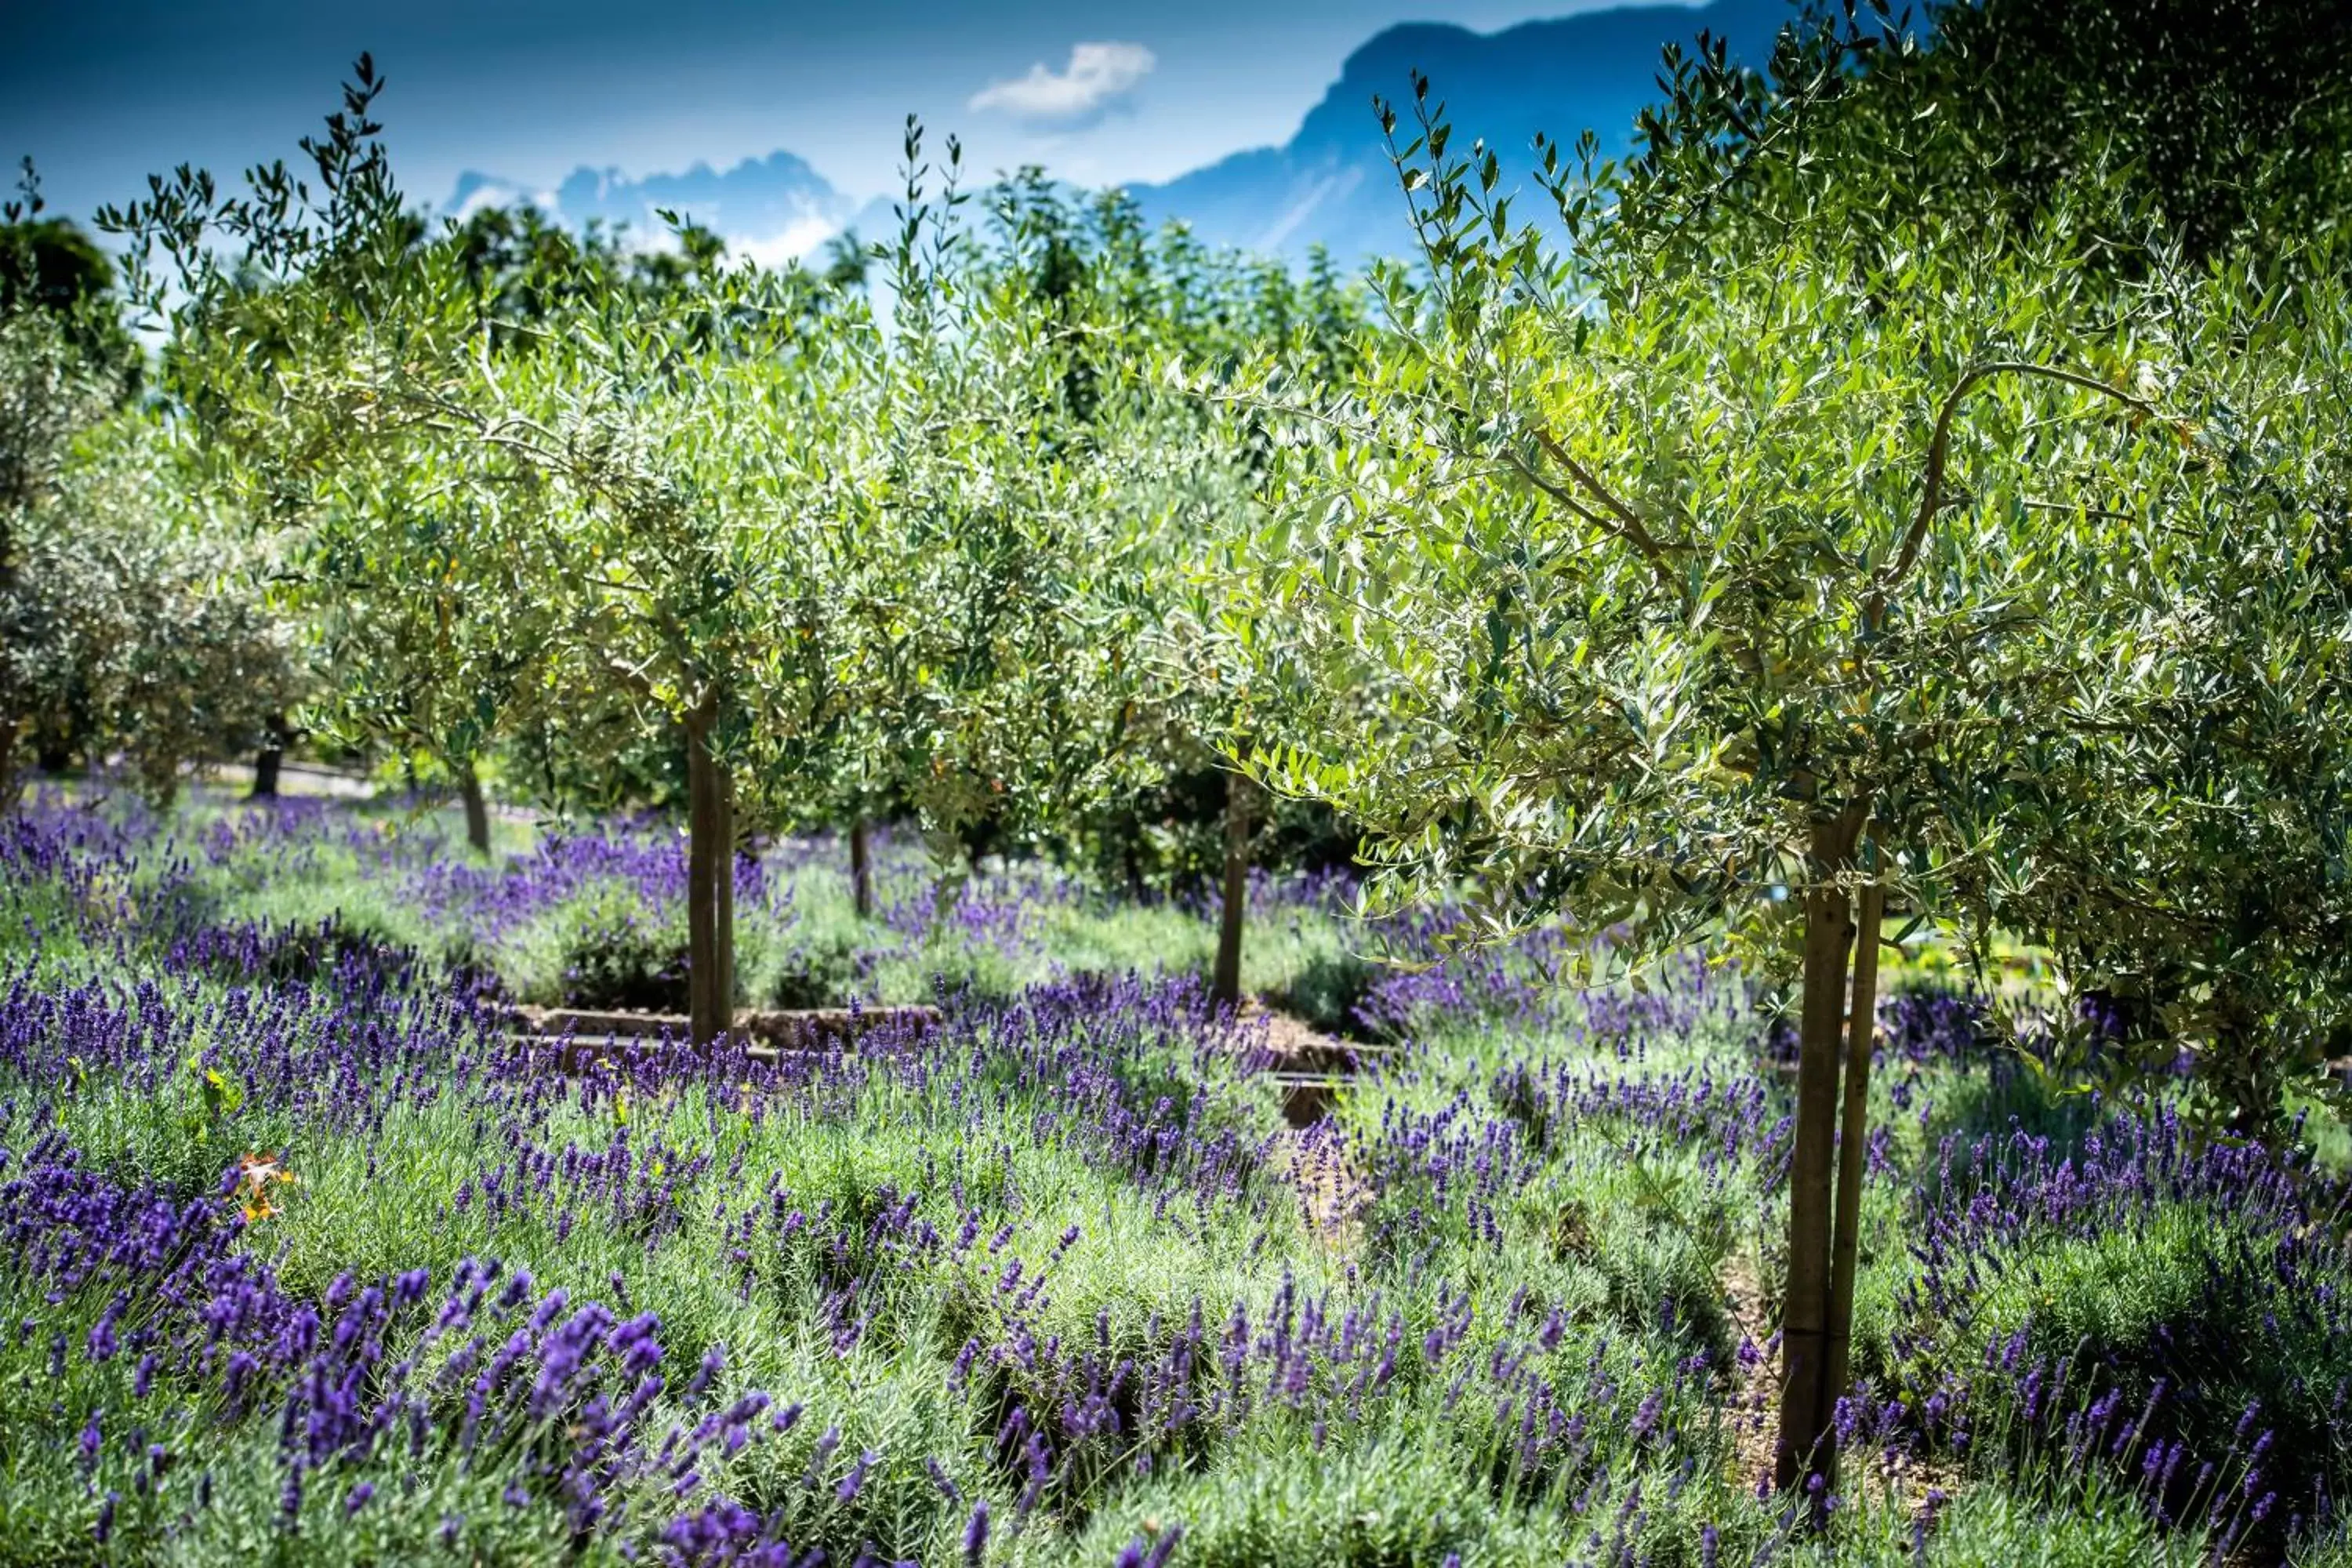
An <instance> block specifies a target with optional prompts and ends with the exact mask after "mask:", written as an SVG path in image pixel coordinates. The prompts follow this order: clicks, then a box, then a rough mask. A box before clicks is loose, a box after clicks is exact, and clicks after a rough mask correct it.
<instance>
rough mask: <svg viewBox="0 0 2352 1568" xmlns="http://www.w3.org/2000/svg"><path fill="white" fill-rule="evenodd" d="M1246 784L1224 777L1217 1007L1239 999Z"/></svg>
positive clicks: (1213, 993)
mask: <svg viewBox="0 0 2352 1568" xmlns="http://www.w3.org/2000/svg"><path fill="white" fill-rule="evenodd" d="M1250 805H1251V802H1250V783H1249V781H1248V780H1247V779H1245V778H1244V777H1243V776H1242V775H1241V774H1239V773H1227V774H1226V775H1225V875H1224V899H1223V909H1222V910H1220V911H1219V919H1218V921H1217V963H1216V968H1215V970H1214V971H1213V973H1212V975H1211V978H1210V984H1209V994H1210V997H1211V999H1212V1000H1213V1001H1214V1002H1215V1003H1216V1004H1217V1005H1219V1006H1221V1007H1238V1006H1240V1005H1241V1000H1242V924H1243V920H1244V915H1245V914H1246V913H1247V911H1248V907H1249V868H1250Z"/></svg>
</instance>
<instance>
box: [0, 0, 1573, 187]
mask: <svg viewBox="0 0 2352 1568" xmlns="http://www.w3.org/2000/svg"><path fill="white" fill-rule="evenodd" d="M1594 4H1595V0H1548V3H1547V0H1534V3H1530V0H1422V3H1419V4H1414V3H1412V0H1183V3H1176V4H1160V5H1125V6H1121V5H1102V4H1086V3H1083V0H1025V3H1012V0H1002V3H993V4H966V5H950V4H941V3H939V0H839V3H837V4H834V5H822V6H821V5H805V4H799V3H792V4H772V5H730V4H725V3H722V0H650V3H648V0H572V3H567V4H557V3H553V0H529V3H523V4H512V3H509V4H499V5H488V4H473V5H467V4H465V3H463V0H410V3H408V4H404V5H332V4H323V3H320V0H242V3H237V0H184V3H180V4H170V3H159V0H133V3H120V0H116V3H108V0H93V3H89V4H80V5H76V4H72V3H70V0H8V5H7V12H8V19H7V24H6V27H5V47H0V158H5V161H6V162H7V163H10V164H12V165H13V164H14V163H15V161H16V159H17V158H18V157H19V156H20V155H23V154H26V153H30V154H31V155H32V156H33V158H34V159H35V161H36V162H37V164H38V165H39V167H40V170H41V173H42V178H43V183H44V186H45V190H46V194H47V196H48V199H49V202H50V205H51V206H52V208H54V209H55V210H58V211H60V212H65V213H68V214H73V215H76V216H79V215H81V214H84V213H86V212H88V211H89V209H90V208H91V207H93V206H95V205H97V204H98V203H100V202H102V201H108V200H121V199H125V198H127V197H129V196H131V195H134V194H136V193H137V192H138V191H139V190H140V189H142V187H143V185H144V182H145V175H146V174H147V173H149V172H150V171H152V170H158V169H163V168H165V167H168V166H169V165H171V164H173V163H178V162H180V161H183V160H185V161H189V162H193V163H201V164H205V165H207V166H209V167H211V168H213V169H214V171H215V173H219V174H226V173H228V172H230V171H234V170H239V169H242V168H243V167H244V166H245V165H246V164H247V163H252V162H254V161H256V160H257V159H264V158H269V157H278V156H288V157H290V156H292V155H293V152H294V142H295V139H296V138H297V137H298V136H299V135H301V134H303V133H305V132H308V131H310V130H311V129H312V128H313V127H314V126H315V125H316V124H317V122H318V120H319V117H320V115H321V114H322V113H324V112H325V111H326V110H329V109H331V108H332V107H333V106H334V95H335V86H336V83H337V82H338V81H339V80H340V79H341V77H342V76H343V74H344V73H345V71H346V69H347V68H348V65H349V62H350V61H351V59H352V58H353V57H354V56H355V55H356V54H357V53H358V52H359V51H360V50H361V49H362V48H365V49H371V50H373V52H374V54H375V57H376V60H377V63H378V66H379V68H381V69H382V70H383V74H384V75H385V77H386V78H387V79H388V82H389V87H388V89H387V90H386V92H385V95H384V97H383V100H382V108H383V114H384V117H385V119H386V121H388V123H389V125H390V127H391V134H390V140H391V142H392V144H393V150H394V163H395V167H396V168H397V169H398V171H399V173H400V175H401V178H402V182H403V184H404V185H405V186H407V188H408V189H410V190H411V191H412V192H413V193H414V194H415V195H417V196H418V197H420V198H423V199H425V200H428V201H433V202H436V203H437V202H439V201H441V200H442V199H444V198H445V197H446V195H448V193H449V191H450V188H451V186H452V184H454V183H455V181H456V179H457V175H458V174H459V173H460V172H461V171H463V170H467V169H478V170H483V171H486V172H488V173H491V174H498V175H501V176H504V177H506V178H509V179H511V180H513V181H515V182H516V183H517V184H520V185H522V186H524V187H526V188H535V187H539V186H541V185H547V184H553V183H554V182H555V181H557V180H559V179H560V178H561V177H562V175H563V174H566V173H567V172H569V171H570V170H572V168H574V167H575V166H578V165H580V164H583V163H585V164H591V165H596V166H604V165H607V164H612V165H618V166H619V167H621V168H622V169H624V170H625V171H626V172H628V173H629V174H633V175H641V174H646V173H651V172H656V171H663V170H675V169H681V168H684V167H686V166H687V165H688V164H690V163H694V162H695V161H697V160H702V161H706V162H709V163H714V164H717V165H720V166H724V165H726V164H729V163H733V162H735V161H737V160H739V159H741V158H744V157H749V156H757V155H760V154H763V153H768V152H771V151H772V150H774V149H776V148H780V147H781V148H785V149H789V150H790V151H792V152H794V153H799V154H800V155H801V156H803V157H804V158H806V159H807V160H808V161H809V162H810V163H813V164H814V166H815V167H816V169H817V171H818V172H819V173H820V174H824V176H825V177H826V178H827V179H828V180H830V181H831V182H832V183H833V184H835V186H837V187H839V188H840V189H841V190H843V191H844V192H845V193H847V194H849V195H854V196H861V197H862V196H866V195H876V194H879V193H881V192H882V191H884V190H886V189H887V188H888V186H889V185H890V184H891V183H892V180H893V174H894V169H895V165H896V163H897V159H898V132H899V125H900V122H901V121H902V120H903V118H904V116H905V115H906V113H907V112H908V110H916V111H918V112H919V113H921V114H922V115H923V116H924V118H925V119H926V121H929V123H931V124H932V125H933V126H934V127H936V128H937V129H939V130H940V131H950V130H952V131H956V132H960V133H961V135H962V136H963V138H964V141H965V142H966V145H967V146H968V148H969V149H970V155H971V163H974V164H976V165H977V167H978V169H979V170H980V171H981V172H982V173H986V172H990V171H992V170H994V169H996V168H1000V167H1006V166H1010V165H1012V164H1013V163H1024V162H1041V163H1046V164H1047V165H1048V166H1050V167H1052V168H1053V169H1055V171H1056V172H1057V173H1059V174H1063V175H1065V176H1066V177H1069V178H1071V179H1074V180H1077V181H1081V182H1085V183H1088V184H1105V183H1111V182H1117V181H1128V180H1136V181H1142V180H1160V179H1165V178H1167V177H1169V176H1171V175H1173V174H1179V173H1181V172H1182V171H1184V170H1187V169H1191V168H1194V167H1197V166H1199V165H1201V164H1202V163H1208V162H1211V161H1212V160H1213V159H1215V158H1217V157H1219V156H1222V155H1223V154H1224V153H1229V152H1233V151H1234V150H1236V149H1239V148H1243V147H1249V146H1256V145H1262V144H1265V143H1268V142H1279V141H1281V140H1283V139H1284V138H1286V136H1288V135H1289V133H1290V132H1292V131H1293V130H1294V129H1295V128H1296V127H1297V122H1298V119H1299V117H1300V115H1302V114H1303V113H1304V112H1305V111H1306V110H1307V108H1309V107H1310V106H1311V105H1312V104H1313V103H1314V101H1315V100H1316V99H1317V98H1318V95H1319V94H1320V93H1321V92H1322V90H1323V89H1324V88H1325V87H1326V86H1327V85H1328V83H1329V82H1330V81H1331V80H1332V79H1334V78H1335V77H1336V76H1337V74H1338V72H1339V64H1340V61H1341V60H1342V59H1343V58H1345V57H1346V56H1347V54H1348V53H1349V50H1351V49H1352V48H1353V47H1355V46H1356V45H1358V44H1359V43H1360V42H1362V41H1363V40H1364V39H1365V38H1367V37H1370V35H1371V34H1373V33H1374V32H1376V31H1378V30H1379V29H1380V28H1381V27H1383V26H1388V25H1390V24H1391V23H1394V22H1399V21H1405V20H1445V21H1452V22H1456V23H1460V24H1462V25H1465V26H1472V27H1476V28H1480V29H1490V28H1494V27H1499V26H1507V25H1508V24H1510V23H1512V22H1515V21H1520V20H1524V19H1527V18H1528V17H1531V16H1563V15H1567V14H1569V13H1571V12H1574V11H1578V10H1585V9H1591V8H1593V7H1594ZM1081 46H1094V47H1085V48H1082V47H1081Z"/></svg>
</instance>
